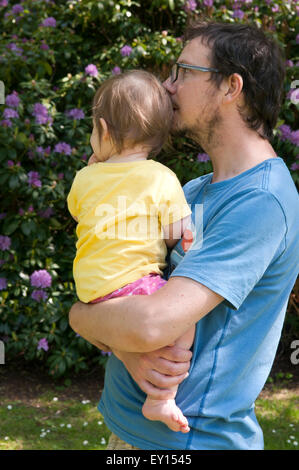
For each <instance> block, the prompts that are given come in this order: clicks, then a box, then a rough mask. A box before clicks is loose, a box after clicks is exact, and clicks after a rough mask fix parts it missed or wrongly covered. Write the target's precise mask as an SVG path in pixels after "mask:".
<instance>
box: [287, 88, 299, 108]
mask: <svg viewBox="0 0 299 470" xmlns="http://www.w3.org/2000/svg"><path fill="white" fill-rule="evenodd" d="M287 98H288V99H289V100H290V101H291V102H292V103H294V104H298V103H299V88H295V89H294V88H292V89H291V90H290V91H289V93H288V95H287Z"/></svg>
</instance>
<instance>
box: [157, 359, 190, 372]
mask: <svg viewBox="0 0 299 470" xmlns="http://www.w3.org/2000/svg"><path fill="white" fill-rule="evenodd" d="M189 368H190V361H188V362H172V361H169V360H167V359H164V358H162V357H160V358H159V360H158V361H156V362H155V364H153V365H152V369H154V370H156V371H158V372H160V374H166V375H172V376H176V375H182V374H185V373H186V372H188V370H189Z"/></svg>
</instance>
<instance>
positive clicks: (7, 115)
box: [3, 108, 19, 119]
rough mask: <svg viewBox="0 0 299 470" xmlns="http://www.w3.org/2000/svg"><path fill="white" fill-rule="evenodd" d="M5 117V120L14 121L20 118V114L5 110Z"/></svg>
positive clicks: (9, 109)
mask: <svg viewBox="0 0 299 470" xmlns="http://www.w3.org/2000/svg"><path fill="white" fill-rule="evenodd" d="M3 117H4V118H5V119H14V118H18V117H19V113H18V111H16V110H15V109H11V108H5V110H4V111H3Z"/></svg>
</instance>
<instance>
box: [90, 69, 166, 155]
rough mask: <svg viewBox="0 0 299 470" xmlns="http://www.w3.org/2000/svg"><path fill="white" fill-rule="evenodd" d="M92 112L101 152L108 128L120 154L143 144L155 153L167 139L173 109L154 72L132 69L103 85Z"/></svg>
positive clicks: (97, 94)
mask: <svg viewBox="0 0 299 470" xmlns="http://www.w3.org/2000/svg"><path fill="white" fill-rule="evenodd" d="M92 115H93V121H94V130H93V135H92V140H93V139H96V141H97V142H98V144H99V148H100V149H101V151H102V145H103V139H102V137H103V134H104V133H105V127H106V129H108V133H109V142H110V144H111V145H112V146H113V147H114V150H115V152H116V153H118V154H119V153H121V152H122V151H123V150H125V149H131V148H134V147H136V146H143V147H145V148H146V149H148V151H149V154H150V155H151V156H155V155H157V154H158V153H159V152H160V150H161V148H162V147H163V145H164V143H165V141H166V140H167V136H168V134H169V131H170V127H171V122H172V117H173V109H172V104H171V100H170V98H169V96H168V93H167V92H166V90H165V88H164V87H163V85H162V84H161V82H160V81H159V80H158V79H157V78H156V77H155V76H154V75H152V74H151V73H149V72H145V71H144V70H131V71H127V72H125V73H122V74H120V75H116V76H113V77H111V78H109V79H108V80H106V81H105V82H104V83H103V84H102V85H101V87H100V88H99V89H98V91H97V92H96V94H95V97H94V99H93V109H92ZM103 120H104V121H105V122H104V123H103ZM105 125H106V126H105ZM92 140H91V141H92ZM92 143H93V142H92ZM93 147H94V145H93ZM94 150H95V149H94ZM95 153H96V152H95ZM110 156H111V155H110ZM100 159H101V160H102V158H100Z"/></svg>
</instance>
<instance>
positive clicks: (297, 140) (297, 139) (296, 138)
mask: <svg viewBox="0 0 299 470" xmlns="http://www.w3.org/2000/svg"><path fill="white" fill-rule="evenodd" d="M290 141H291V142H292V144H294V145H297V146H299V130H297V131H293V132H292V133H291V138H290Z"/></svg>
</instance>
